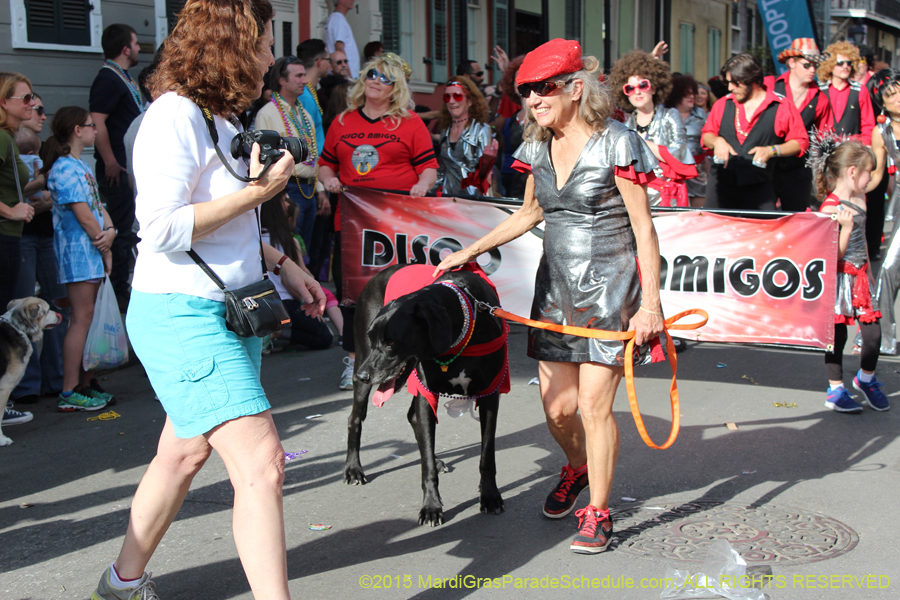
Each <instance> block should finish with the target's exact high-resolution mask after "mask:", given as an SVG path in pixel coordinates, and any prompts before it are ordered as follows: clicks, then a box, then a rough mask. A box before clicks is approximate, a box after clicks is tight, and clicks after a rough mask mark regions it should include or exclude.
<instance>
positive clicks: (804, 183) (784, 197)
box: [772, 159, 813, 212]
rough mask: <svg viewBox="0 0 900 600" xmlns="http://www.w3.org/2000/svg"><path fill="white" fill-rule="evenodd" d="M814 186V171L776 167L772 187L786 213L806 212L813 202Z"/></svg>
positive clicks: (801, 168) (804, 168)
mask: <svg viewBox="0 0 900 600" xmlns="http://www.w3.org/2000/svg"><path fill="white" fill-rule="evenodd" d="M775 160H778V159H775ZM812 186H813V176H812V170H811V169H808V168H806V167H800V168H797V169H779V168H778V167H777V165H776V167H775V171H774V172H773V173H772V187H773V189H774V190H775V195H776V196H777V197H778V199H779V200H781V210H783V211H785V212H805V211H806V209H807V208H809V203H810V200H812Z"/></svg>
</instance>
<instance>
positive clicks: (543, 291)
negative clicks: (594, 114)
mask: <svg viewBox="0 0 900 600" xmlns="http://www.w3.org/2000/svg"><path fill="white" fill-rule="evenodd" d="M551 143H552V141H550V142H526V143H523V144H522V145H521V146H519V149H518V150H517V151H516V153H515V158H516V159H517V160H519V161H521V162H523V163H525V164H527V165H530V166H531V172H532V174H533V175H534V194H535V197H536V198H537V201H538V204H539V205H540V207H541V209H542V210H543V211H544V255H543V256H542V257H541V262H540V265H539V266H538V271H537V277H536V278H535V283H534V302H533V304H532V307H531V318H532V319H535V320H538V321H545V322H549V323H557V324H560V325H575V326H578V327H590V328H592V329H605V330H611V331H626V330H627V329H628V322H629V321H630V319H631V317H632V316H634V314H635V313H636V312H637V310H638V307H639V306H640V303H641V285H640V279H639V276H638V269H637V260H636V258H637V246H636V242H635V238H634V232H633V231H632V228H631V221H630V219H629V218H628V212H627V211H626V209H625V202H624V201H623V200H622V196H621V195H620V194H619V190H618V188H617V187H616V182H615V177H614V174H615V170H614V167H616V166H618V167H623V168H628V167H632V168H633V169H634V171H635V172H636V173H649V172H650V171H652V170H653V168H654V167H656V166H657V161H656V158H654V156H653V153H652V152H650V148H649V147H647V145H646V144H645V143H643V142H642V141H641V139H640V137H638V135H637V134H636V133H635V132H634V131H631V130H629V129H627V128H626V127H625V126H624V125H622V124H621V123H619V122H617V121H613V120H612V119H607V122H606V127H605V129H604V130H603V131H602V132H599V133H595V134H594V135H593V137H591V139H590V141H588V143H587V145H586V146H585V147H584V150H582V152H581V156H580V157H579V158H578V162H577V163H576V164H575V167H574V169H573V170H572V174H571V175H569V179H568V181H566V183H565V184H564V185H563V186H562V189H557V187H556V172H555V171H554V169H553V164H552V162H551V160H550V144H551ZM624 349H625V348H624V344H623V343H622V342H621V341H612V340H611V341H605V340H595V339H588V338H582V337H576V336H571V335H564V334H559V333H554V332H552V331H544V330H541V329H530V330H529V332H528V355H529V356H531V357H532V358H537V359H538V360H547V361H557V362H597V363H603V364H610V365H624V364H625V363H624V361H625V357H624V354H625V352H624ZM645 351H646V347H644V348H643V349H642V353H641V356H640V357H635V358H636V360H637V361H638V362H643V361H644V358H645V356H644V355H645V354H646V352H645Z"/></svg>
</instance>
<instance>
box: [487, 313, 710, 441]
mask: <svg viewBox="0 0 900 600" xmlns="http://www.w3.org/2000/svg"><path fill="white" fill-rule="evenodd" d="M479 304H483V303H479ZM485 307H486V308H488V309H489V310H490V311H491V314H493V315H496V316H498V317H501V318H503V319H509V320H510V321H515V322H517V323H522V324H523V325H528V326H529V327H535V328H537V329H548V330H550V331H555V332H557V333H564V334H567V335H577V336H580V337H586V338H595V339H598V340H622V341H625V340H627V343H626V344H625V357H626V360H625V389H626V391H627V392H628V404H629V406H630V407H631V415H632V416H633V417H634V424H635V425H636V426H637V430H638V433H640V434H641V439H643V440H644V443H645V444H647V445H648V446H650V447H651V448H656V449H657V450H665V449H666V448H668V447H669V446H671V445H672V444H674V443H675V439H676V438H677V437H678V429H679V428H680V427H681V410H680V403H679V400H678V383H677V382H676V381H675V375H676V373H677V371H678V355H677V354H676V353H675V343H674V342H673V341H672V336H671V335H669V330H670V329H675V330H679V331H686V330H690V329H699V328H700V327H703V326H704V325H706V322H707V321H709V314H708V313H707V312H706V311H705V310H703V309H700V308H694V309H691V310H686V311H683V312H680V313H678V314H677V315H675V316H674V317H669V318H668V319H666V320H665V324H664V325H663V331H664V332H665V334H666V350H668V354H669V362H670V363H671V365H672V385H671V387H670V388H669V398H670V399H671V401H672V431H671V432H670V433H669V439H667V440H666V441H665V443H663V445H662V446H657V445H656V444H655V443H653V440H651V439H650V435H649V434H648V433H647V428H646V427H644V419H643V418H642V417H641V409H640V408H639V407H638V401H637V393H636V392H635V390H634V360H628V358H629V357H632V356H634V331H604V330H602V329H588V328H586V327H573V326H571V325H556V324H554V323H544V322H542V321H533V320H531V319H526V318H524V317H520V316H518V315H514V314H512V313H510V312H507V311H505V310H503V309H502V308H495V307H492V306H488V305H485ZM690 315H700V316H702V317H703V320H702V321H699V322H697V323H688V324H686V325H679V324H678V321H680V320H681V319H683V318H684V317H687V316H690Z"/></svg>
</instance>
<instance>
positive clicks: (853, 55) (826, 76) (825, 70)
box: [816, 40, 859, 83]
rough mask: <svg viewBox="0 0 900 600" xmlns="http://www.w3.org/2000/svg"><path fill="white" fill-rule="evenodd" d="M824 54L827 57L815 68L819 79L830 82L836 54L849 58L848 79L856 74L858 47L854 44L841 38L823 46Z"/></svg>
mask: <svg viewBox="0 0 900 600" xmlns="http://www.w3.org/2000/svg"><path fill="white" fill-rule="evenodd" d="M825 54H827V55H828V58H827V59H825V62H823V63H822V64H821V65H819V68H818V69H817V70H816V76H818V78H819V81H823V82H826V83H830V82H831V74H832V73H834V66H835V63H837V55H838V54H841V55H843V56H846V57H847V58H849V59H850V79H853V78H854V77H855V76H856V67H857V65H859V49H858V48H857V47H856V46H854V45H853V44H851V43H850V42H848V41H847V40H841V41H840V42H835V43H833V44H831V45H830V46H828V47H827V48H825Z"/></svg>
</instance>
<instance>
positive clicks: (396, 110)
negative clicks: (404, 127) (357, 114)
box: [338, 54, 413, 129]
mask: <svg viewBox="0 0 900 600" xmlns="http://www.w3.org/2000/svg"><path fill="white" fill-rule="evenodd" d="M369 69H375V70H377V71H378V72H380V73H382V74H384V75H387V76H388V77H389V78H390V79H391V80H392V81H393V82H394V85H392V86H391V96H390V98H389V102H390V104H389V106H388V109H387V112H385V113H384V117H385V118H386V119H387V120H388V121H389V122H390V126H389V127H388V129H397V127H399V126H400V119H408V118H410V117H411V116H412V113H410V112H409V109H410V108H412V106H413V104H412V94H410V91H409V85H408V84H407V83H406V73H405V72H404V70H403V66H402V65H401V64H399V63H398V62H397V61H396V60H392V59H391V58H390V57H386V56H385V55H383V54H382V55H381V56H376V57H375V58H373V59H372V60H370V61H369V62H367V63H366V64H365V65H363V68H362V70H361V71H360V72H359V78H358V79H357V80H356V83H355V84H353V87H352V88H351V89H350V94H349V101H350V103H349V106H348V107H347V110H345V111H344V112H342V113H341V114H340V115H338V121H339V122H340V123H341V125H343V124H344V115H346V114H347V113H351V112H353V111H354V110H357V109H361V108H362V107H363V106H365V105H366V75H365V74H366V73H368V72H369Z"/></svg>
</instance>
